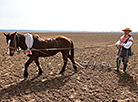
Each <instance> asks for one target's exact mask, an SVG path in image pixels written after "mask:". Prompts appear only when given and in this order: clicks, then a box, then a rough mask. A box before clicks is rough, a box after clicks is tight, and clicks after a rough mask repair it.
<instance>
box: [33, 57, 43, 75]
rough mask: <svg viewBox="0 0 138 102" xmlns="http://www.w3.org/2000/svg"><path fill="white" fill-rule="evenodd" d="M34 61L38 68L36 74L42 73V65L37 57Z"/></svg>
mask: <svg viewBox="0 0 138 102" xmlns="http://www.w3.org/2000/svg"><path fill="white" fill-rule="evenodd" d="M35 63H36V65H37V67H38V69H39V72H38V75H42V73H43V72H42V67H41V65H40V62H39V60H38V58H37V59H35Z"/></svg>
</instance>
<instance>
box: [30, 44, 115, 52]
mask: <svg viewBox="0 0 138 102" xmlns="http://www.w3.org/2000/svg"><path fill="white" fill-rule="evenodd" d="M112 46H115V44H113V45H104V46H92V47H78V48H47V49H35V48H32V49H31V50H32V51H40V50H41V51H42V50H43V51H54V50H70V49H91V48H100V47H112Z"/></svg>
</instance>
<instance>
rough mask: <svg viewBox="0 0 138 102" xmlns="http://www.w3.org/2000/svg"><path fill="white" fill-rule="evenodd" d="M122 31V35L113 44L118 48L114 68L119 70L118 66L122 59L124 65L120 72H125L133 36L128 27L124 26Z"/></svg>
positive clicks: (130, 53) (130, 54) (131, 53)
mask: <svg viewBox="0 0 138 102" xmlns="http://www.w3.org/2000/svg"><path fill="white" fill-rule="evenodd" d="M122 31H123V32H124V35H123V36H121V37H120V40H118V42H117V43H116V44H115V45H116V47H117V48H118V49H119V50H118V53H117V57H116V66H117V68H115V70H116V71H119V66H120V63H121V60H122V62H123V64H124V67H123V70H121V72H124V73H125V71H126V68H127V65H128V61H129V57H130V56H132V55H133V52H132V50H131V46H132V43H133V37H132V36H131V35H130V32H132V30H131V29H130V28H125V29H123V30H122Z"/></svg>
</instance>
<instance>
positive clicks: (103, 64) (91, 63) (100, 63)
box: [80, 60, 111, 68]
mask: <svg viewBox="0 0 138 102" xmlns="http://www.w3.org/2000/svg"><path fill="white" fill-rule="evenodd" d="M80 65H82V66H86V67H88V66H94V67H96V66H101V67H107V68H111V64H110V63H109V62H104V61H87V60H82V61H81V62H80Z"/></svg>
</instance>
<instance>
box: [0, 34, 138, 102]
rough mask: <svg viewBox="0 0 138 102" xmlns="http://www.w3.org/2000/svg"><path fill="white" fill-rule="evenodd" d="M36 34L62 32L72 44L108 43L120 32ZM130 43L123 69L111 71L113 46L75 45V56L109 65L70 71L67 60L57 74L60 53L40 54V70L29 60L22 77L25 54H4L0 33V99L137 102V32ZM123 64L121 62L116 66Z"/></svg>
mask: <svg viewBox="0 0 138 102" xmlns="http://www.w3.org/2000/svg"><path fill="white" fill-rule="evenodd" d="M37 34H39V35H40V36H55V35H64V36H66V37H69V38H70V39H72V40H73V42H74V47H75V48H78V47H91V46H104V45H112V44H114V43H116V41H117V40H118V39H119V38H120V36H121V35H122V34H123V33H41V32H39V33H37ZM132 36H133V37H134V43H133V45H132V51H133V52H134V55H133V56H132V57H130V61H129V65H128V67H127V70H126V72H127V73H125V74H124V73H121V72H116V71H114V68H115V67H116V63H115V59H116V53H117V48H116V47H115V46H114V47H98V48H91V49H75V60H76V61H77V62H81V61H82V60H90V61H104V62H109V63H110V64H111V66H112V67H111V68H107V67H101V66H95V68H94V67H93V66H88V67H87V68H81V67H79V66H78V67H77V68H78V72H76V73H75V72H74V69H73V67H72V63H71V61H68V64H67V67H66V71H65V73H64V74H63V75H60V74H59V71H60V70H61V69H62V66H63V60H62V58H61V57H62V56H61V54H60V53H58V54H57V55H54V56H51V57H40V58H39V59H40V62H41V66H42V70H43V74H42V75H41V76H39V77H38V76H37V74H38V73H37V72H38V68H37V66H36V64H35V63H34V62H33V63H32V64H30V66H29V68H28V72H29V75H28V78H27V79H26V80H24V78H23V72H24V64H25V62H26V61H27V60H28V57H27V56H26V55H24V54H23V53H22V52H21V53H20V54H19V55H18V54H17V53H15V54H14V56H9V55H7V54H6V53H7V44H6V39H5V36H4V35H3V34H2V33H0V101H6V102H7V101H9V102H20V101H21V102H25V101H27V102H37V101H39V102H126V101H128V102H132V101H134V102H138V34H132ZM122 68H123V64H121V67H120V70H121V69H122Z"/></svg>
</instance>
